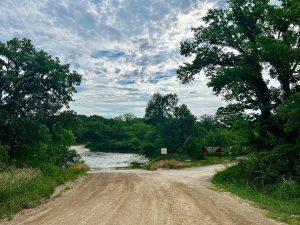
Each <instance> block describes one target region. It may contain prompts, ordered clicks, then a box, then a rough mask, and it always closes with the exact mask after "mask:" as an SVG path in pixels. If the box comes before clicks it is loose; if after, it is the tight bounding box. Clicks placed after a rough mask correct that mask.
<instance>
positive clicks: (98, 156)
mask: <svg viewBox="0 0 300 225" xmlns="http://www.w3.org/2000/svg"><path fill="white" fill-rule="evenodd" d="M71 149H74V150H76V151H77V152H78V153H79V154H80V155H81V157H82V159H83V160H84V162H85V163H86V164H87V165H88V166H89V167H90V168H92V169H100V170H105V169H121V168H125V167H128V166H129V165H130V163H131V162H134V161H136V162H140V163H146V162H147V161H148V159H147V158H145V157H143V156H141V155H138V154H132V153H113V152H92V151H90V150H89V149H88V148H85V147H84V146H83V145H76V146H72V147H71Z"/></svg>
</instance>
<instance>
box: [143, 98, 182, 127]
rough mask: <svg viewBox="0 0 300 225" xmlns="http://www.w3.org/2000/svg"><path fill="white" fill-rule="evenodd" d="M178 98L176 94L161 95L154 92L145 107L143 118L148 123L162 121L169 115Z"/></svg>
mask: <svg viewBox="0 0 300 225" xmlns="http://www.w3.org/2000/svg"><path fill="white" fill-rule="evenodd" d="M177 103H178V98H177V95H176V94H167V95H161V94H160V93H155V94H154V95H153V96H152V98H151V99H150V101H149V102H148V104H147V107H146V113H145V119H146V121H148V122H149V123H150V124H156V123H159V122H162V120H163V119H164V118H166V117H168V116H170V115H171V113H172V112H173V111H174V109H175V107H176V106H177Z"/></svg>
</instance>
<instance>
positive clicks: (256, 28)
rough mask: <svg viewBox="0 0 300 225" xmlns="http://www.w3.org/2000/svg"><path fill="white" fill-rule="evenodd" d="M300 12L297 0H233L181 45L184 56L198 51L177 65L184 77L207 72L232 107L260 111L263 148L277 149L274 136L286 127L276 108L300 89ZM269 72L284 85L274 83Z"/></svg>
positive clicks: (215, 89)
mask: <svg viewBox="0 0 300 225" xmlns="http://www.w3.org/2000/svg"><path fill="white" fill-rule="evenodd" d="M297 13H298V14H299V3H298V1H292V0H288V1H286V0H282V1H278V2H277V3H276V4H274V3H272V2H271V1H269V0H264V1H254V0H251V1H246V0H229V1H228V4H227V6H226V7H225V8H222V9H214V10H210V11H209V12H208V14H207V15H206V16H205V17H204V18H203V20H204V22H205V23H206V25H205V26H200V27H198V28H194V29H193V31H194V39H192V40H191V39H189V40H186V41H184V42H183V43H182V45H181V54H182V55H184V56H194V60H193V61H192V62H191V63H186V64H184V65H183V66H181V67H180V69H179V70H178V77H179V78H180V79H181V80H182V82H183V83H188V82H189V81H191V80H193V79H194V77H195V75H196V74H199V73H200V71H204V72H205V74H206V76H207V77H208V78H209V83H208V86H210V87H212V88H213V90H214V91H215V93H216V94H221V95H223V96H224V98H225V99H226V100H228V101H230V103H231V107H232V108H235V109H236V110H238V111H240V112H244V111H245V110H248V109H251V110H252V111H253V112H255V114H257V113H258V112H259V113H260V114H259V116H258V118H257V119H258V122H259V125H260V130H259V131H260V139H261V142H262V144H264V145H265V146H264V148H272V145H273V143H272V140H271V139H272V138H271V137H270V136H276V137H275V139H276V138H280V136H281V131H282V128H281V126H280V125H278V124H274V123H273V122H272V110H274V109H276V107H277V106H278V104H281V103H282V102H283V101H284V100H286V99H287V98H288V97H289V96H291V95H292V94H293V93H296V92H297V91H299V79H300V77H299V60H298V59H299V55H300V51H299V41H298V40H299V32H298V31H297V29H294V27H297V26H299V19H297V16H296V15H297ZM279 15H281V16H282V17H281V16H279ZM264 65H268V66H264ZM265 72H267V73H268V74H269V75H270V77H271V78H272V79H274V80H276V81H277V82H279V83H280V86H278V87H276V88H275V87H272V88H270V87H269V86H268V81H267V80H265V79H264V77H263V73H265ZM253 114H254V113H253Z"/></svg>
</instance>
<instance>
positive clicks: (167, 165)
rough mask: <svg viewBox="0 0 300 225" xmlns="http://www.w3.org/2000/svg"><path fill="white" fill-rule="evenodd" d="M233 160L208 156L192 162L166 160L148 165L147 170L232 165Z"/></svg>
mask: <svg viewBox="0 0 300 225" xmlns="http://www.w3.org/2000/svg"><path fill="white" fill-rule="evenodd" d="M232 161H233V160H232V159H230V158H228V157H219V156H206V157H205V158H204V159H203V160H197V161H191V160H177V159H165V160H158V161H154V162H152V163H150V164H148V165H146V166H145V167H146V169H149V170H156V169H159V168H162V169H183V168H190V167H197V166H208V165H213V164H225V163H230V162H232Z"/></svg>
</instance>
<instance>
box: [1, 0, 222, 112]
mask: <svg viewBox="0 0 300 225" xmlns="http://www.w3.org/2000/svg"><path fill="white" fill-rule="evenodd" d="M217 7H222V2H221V0H207V1H206V0H59V1H58V0H1V1H0V34H1V35H0V41H8V40H10V39H12V38H14V37H17V38H25V37H26V38H29V39H31V40H32V41H33V43H34V45H35V46H36V47H37V48H38V49H44V50H45V51H47V52H48V53H49V54H50V55H52V56H53V57H59V58H60V60H61V62H63V63H67V64H70V66H71V68H72V69H74V70H76V71H77V72H79V73H80V74H81V75H82V83H81V85H80V86H79V87H77V93H76V94H75V95H74V100H75V101H74V102H72V103H71V104H70V106H71V109H73V110H74V111H76V112H77V113H80V114H85V115H94V114H96V115H101V116H105V117H114V116H117V115H120V114H123V113H133V114H135V115H137V116H143V115H144V112H145V107H146V105H147V102H148V101H149V99H150V98H151V96H152V95H153V94H154V93H156V92H160V93H162V94H167V93H176V94H177V95H178V97H179V99H180V104H187V105H188V107H189V108H190V109H191V111H192V112H193V113H194V114H195V115H196V116H200V115H202V114H212V113H214V112H215V111H216V110H217V108H218V107H220V106H223V105H225V102H224V101H222V100H221V98H220V97H217V96H215V95H214V94H213V91H212V89H210V88H208V87H207V86H206V84H207V79H206V78H205V76H204V74H199V75H197V76H196V80H195V81H194V82H192V83H190V84H187V85H183V84H181V83H180V81H179V80H178V79H177V77H176V70H177V69H178V68H179V66H180V65H182V64H183V63H184V62H186V61H189V60H191V59H186V58H184V57H182V56H181V55H180V42H181V41H183V40H185V39H188V38H191V37H192V32H191V28H192V27H197V26H199V25H201V24H203V23H202V21H201V17H203V16H204V15H205V14H206V13H207V11H208V10H209V9H212V8H217Z"/></svg>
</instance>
